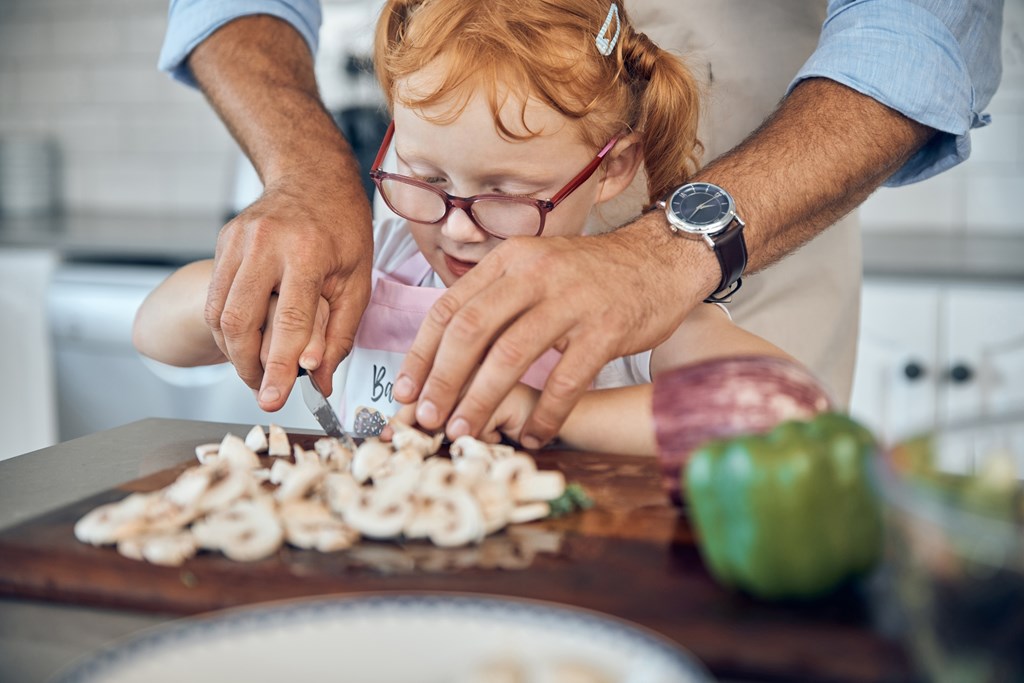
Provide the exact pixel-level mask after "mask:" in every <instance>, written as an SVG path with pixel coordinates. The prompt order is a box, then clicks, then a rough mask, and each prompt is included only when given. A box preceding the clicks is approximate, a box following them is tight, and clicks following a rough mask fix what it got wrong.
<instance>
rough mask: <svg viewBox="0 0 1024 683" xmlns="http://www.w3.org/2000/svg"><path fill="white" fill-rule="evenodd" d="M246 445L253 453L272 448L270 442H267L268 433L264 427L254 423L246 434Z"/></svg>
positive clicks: (263, 451)
mask: <svg viewBox="0 0 1024 683" xmlns="http://www.w3.org/2000/svg"><path fill="white" fill-rule="evenodd" d="M245 445H246V446H248V447H249V450H251V451H252V452H253V453H265V452H266V451H267V449H268V448H270V444H269V443H268V442H267V435H266V433H265V432H264V431H263V427H261V426H259V425H253V427H252V429H250V430H249V433H248V434H246V435H245Z"/></svg>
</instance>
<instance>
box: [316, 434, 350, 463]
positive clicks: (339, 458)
mask: <svg viewBox="0 0 1024 683" xmlns="http://www.w3.org/2000/svg"><path fill="white" fill-rule="evenodd" d="M313 449H314V450H315V451H316V452H317V454H318V455H319V456H320V460H321V462H323V463H324V464H325V465H326V466H327V467H329V468H330V469H332V470H338V471H347V470H348V468H349V465H351V464H352V454H353V452H354V451H355V449H354V448H349V447H348V446H346V445H345V444H343V443H342V442H341V440H340V439H336V438H335V437H333V436H328V437H324V438H322V439H318V440H317V442H316V443H315V444H313Z"/></svg>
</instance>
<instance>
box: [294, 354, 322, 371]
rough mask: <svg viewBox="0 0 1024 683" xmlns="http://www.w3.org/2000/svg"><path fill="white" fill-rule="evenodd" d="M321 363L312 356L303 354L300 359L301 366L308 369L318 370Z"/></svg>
mask: <svg viewBox="0 0 1024 683" xmlns="http://www.w3.org/2000/svg"><path fill="white" fill-rule="evenodd" d="M319 365H320V364H319V363H317V362H316V358H313V357H312V356H303V357H302V358H300V359H299V366H301V367H302V368H304V369H306V370H316V369H317V367H318V366H319Z"/></svg>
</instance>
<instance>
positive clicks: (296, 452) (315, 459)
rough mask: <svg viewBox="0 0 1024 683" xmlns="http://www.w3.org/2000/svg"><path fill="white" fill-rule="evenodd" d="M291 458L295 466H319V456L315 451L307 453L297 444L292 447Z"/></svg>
mask: <svg viewBox="0 0 1024 683" xmlns="http://www.w3.org/2000/svg"><path fill="white" fill-rule="evenodd" d="M292 457H293V459H294V460H295V464H296V465H301V464H303V463H307V462H312V463H316V464H317V465H319V464H321V463H320V455H319V454H318V453H317V452H316V451H307V450H306V449H304V448H303V447H302V446H300V445H299V444H295V445H293V446H292Z"/></svg>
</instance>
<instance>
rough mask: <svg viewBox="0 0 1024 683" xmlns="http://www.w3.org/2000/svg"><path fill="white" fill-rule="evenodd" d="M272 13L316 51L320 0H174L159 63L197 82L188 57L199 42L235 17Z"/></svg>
mask: <svg viewBox="0 0 1024 683" xmlns="http://www.w3.org/2000/svg"><path fill="white" fill-rule="evenodd" d="M252 14H269V15H272V16H275V17H278V18H280V19H283V20H284V21H287V22H288V23H289V24H291V25H292V26H294V27H295V29H296V30H297V31H298V32H299V33H301V34H302V37H303V38H304V39H305V40H306V44H307V45H309V50H310V52H312V53H313V54H316V49H317V40H318V38H319V32H320V22H321V13H320V2H319V0H171V5H170V9H169V10H168V21H167V33H166V34H165V35H164V44H163V47H162V48H161V49H160V60H159V62H158V67H159V68H160V70H161V71H166V72H167V73H169V74H170V75H171V76H172V77H174V78H175V79H177V80H179V81H181V82H182V83H186V84H188V85H191V86H193V87H194V86H195V85H196V81H195V78H193V77H192V71H191V70H190V69H189V68H188V65H187V64H186V63H185V60H186V59H187V58H188V56H189V54H190V53H191V52H192V50H194V49H195V47H196V46H197V45H199V43H201V42H203V41H204V40H206V39H207V38H208V37H210V34H211V33H213V32H214V31H216V30H217V29H218V28H220V27H221V26H223V25H224V24H226V23H228V22H229V21H231V20H232V19H237V18H239V17H244V16H248V15H252Z"/></svg>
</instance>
